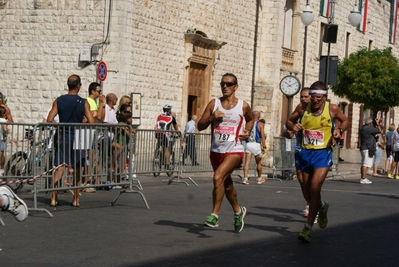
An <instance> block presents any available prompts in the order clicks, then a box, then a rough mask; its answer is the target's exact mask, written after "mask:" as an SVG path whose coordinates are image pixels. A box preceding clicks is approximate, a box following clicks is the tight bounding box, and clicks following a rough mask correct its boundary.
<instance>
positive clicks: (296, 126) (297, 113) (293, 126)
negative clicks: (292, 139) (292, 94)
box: [285, 103, 304, 134]
mask: <svg viewBox="0 0 399 267" xmlns="http://www.w3.org/2000/svg"><path fill="white" fill-rule="evenodd" d="M303 110H304V105H303V104H302V103H299V104H298V106H296V108H295V110H294V112H292V114H291V116H290V117H289V119H288V120H287V122H286V123H285V126H286V127H287V130H290V131H294V133H295V134H297V133H298V131H300V130H302V129H303V127H302V125H301V124H300V123H298V119H299V118H300V117H301V116H302V114H303Z"/></svg>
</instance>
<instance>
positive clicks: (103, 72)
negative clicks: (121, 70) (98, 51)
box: [97, 61, 108, 82]
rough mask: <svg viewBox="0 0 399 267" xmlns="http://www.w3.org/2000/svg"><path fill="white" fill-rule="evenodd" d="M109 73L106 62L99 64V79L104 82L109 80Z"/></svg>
mask: <svg viewBox="0 0 399 267" xmlns="http://www.w3.org/2000/svg"><path fill="white" fill-rule="evenodd" d="M107 73H108V70H107V65H106V64H105V62H104V61H101V62H100V63H98V66H97V78H98V79H99V80H100V81H102V82H103V81H105V79H106V78H107Z"/></svg>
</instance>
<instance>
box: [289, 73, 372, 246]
mask: <svg viewBox="0 0 399 267" xmlns="http://www.w3.org/2000/svg"><path fill="white" fill-rule="evenodd" d="M309 93H310V102H309V103H307V104H306V103H300V104H299V105H298V106H297V107H296V109H295V111H294V112H293V113H292V114H291V116H290V118H289V120H288V121H287V123H286V125H287V129H288V130H291V131H294V132H295V134H297V133H298V132H299V131H302V143H301V145H302V150H301V155H300V167H301V170H302V176H303V182H304V184H305V194H306V197H305V199H306V200H307V201H308V202H309V215H308V218H307V223H306V224H305V226H304V228H303V230H302V231H301V232H300V233H299V236H298V239H299V240H301V241H302V242H304V243H309V242H310V237H311V230H312V228H313V224H314V221H315V219H316V215H317V213H319V215H318V220H317V224H318V225H319V227H320V228H322V229H323V228H325V227H326V226H327V224H328V217H327V212H328V208H329V204H328V202H327V201H321V187H322V185H323V183H324V180H325V179H326V176H327V173H328V171H329V169H330V167H331V164H332V146H334V145H335V142H334V139H335V140H336V139H339V137H340V136H341V135H342V134H343V133H344V131H345V130H346V129H347V127H348V124H349V123H348V119H347V118H346V116H345V115H344V114H343V113H342V111H341V109H340V108H339V107H338V106H337V105H335V104H331V103H330V102H329V101H327V98H328V97H327V93H328V91H327V87H326V86H325V84H324V83H323V82H321V81H317V82H314V83H313V84H312V85H311V86H310V90H309ZM299 118H301V121H300V122H298V120H299ZM334 121H338V122H339V123H340V127H341V128H337V127H334V126H333V122H334ZM374 144H375V142H374Z"/></svg>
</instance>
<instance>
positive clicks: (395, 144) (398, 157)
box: [388, 127, 399, 179]
mask: <svg viewBox="0 0 399 267" xmlns="http://www.w3.org/2000/svg"><path fill="white" fill-rule="evenodd" d="M391 148H392V155H393V161H392V164H391V170H390V171H389V173H388V178H389V179H393V178H394V177H395V179H399V174H398V172H397V165H398V162H399V127H397V128H396V130H395V131H394V132H393V134H392V142H391Z"/></svg>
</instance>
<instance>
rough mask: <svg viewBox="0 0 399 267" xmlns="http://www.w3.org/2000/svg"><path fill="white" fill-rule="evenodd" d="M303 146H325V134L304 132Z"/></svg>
mask: <svg viewBox="0 0 399 267" xmlns="http://www.w3.org/2000/svg"><path fill="white" fill-rule="evenodd" d="M303 144H304V145H312V146H323V144H324V132H323V131H312V130H305V131H304V132H303Z"/></svg>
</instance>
